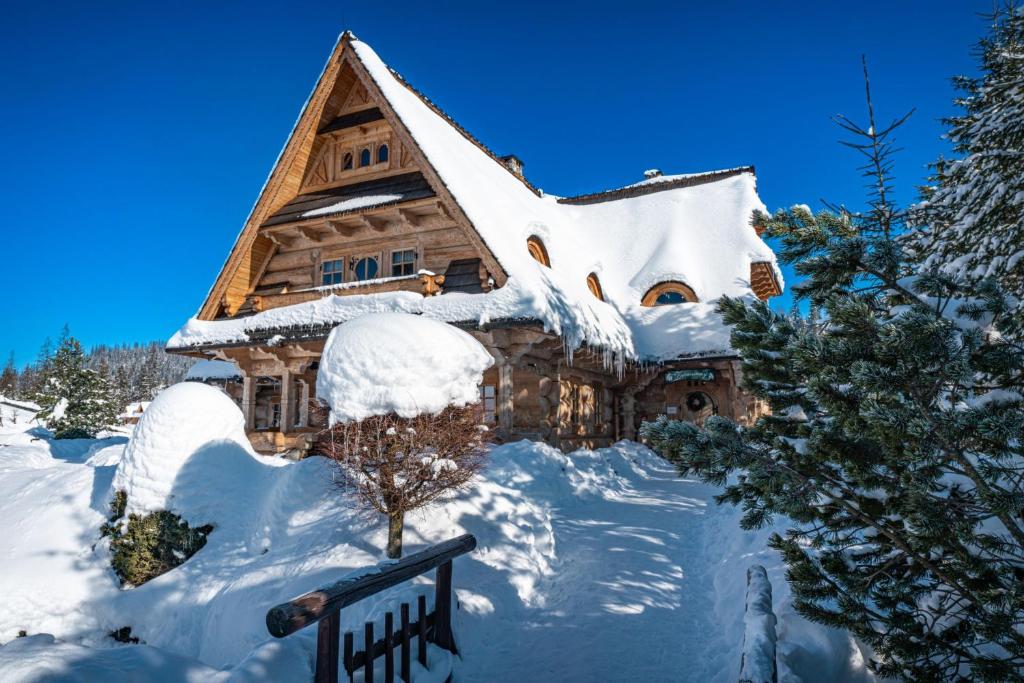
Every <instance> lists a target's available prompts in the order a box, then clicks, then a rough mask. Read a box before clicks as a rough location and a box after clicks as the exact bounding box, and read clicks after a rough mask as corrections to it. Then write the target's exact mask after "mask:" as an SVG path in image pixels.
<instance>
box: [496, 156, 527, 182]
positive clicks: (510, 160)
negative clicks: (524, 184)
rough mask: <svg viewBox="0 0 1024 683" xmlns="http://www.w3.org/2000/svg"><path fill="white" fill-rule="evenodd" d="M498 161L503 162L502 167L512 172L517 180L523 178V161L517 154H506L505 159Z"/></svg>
mask: <svg viewBox="0 0 1024 683" xmlns="http://www.w3.org/2000/svg"><path fill="white" fill-rule="evenodd" d="M498 161H500V162H501V164H502V166H504V167H505V168H507V169H508V170H509V171H511V172H512V175H514V176H516V177H517V178H522V177H523V160H522V159H520V158H519V157H517V156H516V155H515V154H506V155H505V156H503V157H498Z"/></svg>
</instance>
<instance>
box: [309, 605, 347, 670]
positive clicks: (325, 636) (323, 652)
mask: <svg viewBox="0 0 1024 683" xmlns="http://www.w3.org/2000/svg"><path fill="white" fill-rule="evenodd" d="M340 635H341V611H340V610H339V611H336V612H333V613H331V615H330V616H328V617H325V618H324V619H321V620H320V623H319V624H318V625H317V629H316V674H315V676H314V679H313V680H315V681H316V683H338V637H339V636H340Z"/></svg>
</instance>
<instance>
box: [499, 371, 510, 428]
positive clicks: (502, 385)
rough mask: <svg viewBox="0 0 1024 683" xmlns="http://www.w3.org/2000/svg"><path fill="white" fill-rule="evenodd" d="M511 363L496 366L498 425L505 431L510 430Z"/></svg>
mask: <svg viewBox="0 0 1024 683" xmlns="http://www.w3.org/2000/svg"><path fill="white" fill-rule="evenodd" d="M512 403H513V401H512V365H511V364H509V363H502V364H501V365H499V366H498V426H499V427H501V428H502V429H504V430H505V431H506V432H509V433H511V431H512V415H513V412H512V411H513V406H512Z"/></svg>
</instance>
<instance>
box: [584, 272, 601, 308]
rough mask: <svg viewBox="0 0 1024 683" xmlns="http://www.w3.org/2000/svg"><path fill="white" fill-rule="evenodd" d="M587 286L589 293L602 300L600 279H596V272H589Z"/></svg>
mask: <svg viewBox="0 0 1024 683" xmlns="http://www.w3.org/2000/svg"><path fill="white" fill-rule="evenodd" d="M587 287H588V288H589V289H590V292H591V294H593V295H594V296H596V297H597V298H598V299H600V300H601V301H604V291H603V290H602V289H601V281H600V280H598V279H597V273H591V274H590V275H588V276H587Z"/></svg>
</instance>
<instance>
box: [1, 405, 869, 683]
mask: <svg viewBox="0 0 1024 683" xmlns="http://www.w3.org/2000/svg"><path fill="white" fill-rule="evenodd" d="M23 417H24V416H23ZM5 425H6V426H4V427H2V428H0V519H3V520H4V533H3V534H2V535H0V595H3V596H4V601H5V607H4V609H3V610H0V643H3V645H2V646H0V680H3V681H43V680H81V681H103V682H104V683H109V682H111V681H115V680H153V681H210V680H214V681H217V680H251V681H257V680H273V681H308V680H310V678H311V666H312V653H313V647H314V637H315V629H307V630H305V631H302V632H300V633H299V634H296V635H293V636H291V637H289V638H286V639H284V640H275V639H273V638H271V637H270V636H269V635H268V634H267V632H266V627H265V624H264V616H265V614H266V611H267V609H269V608H270V607H271V606H273V605H274V604H276V603H279V602H281V601H283V600H286V599H288V598H291V597H293V596H295V595H298V594H301V593H303V592H306V591H308V590H312V589H315V588H316V587H318V586H320V585H323V584H325V583H328V582H331V581H334V580H337V579H338V578H341V577H342V576H344V575H345V574H346V573H348V572H350V571H352V570H355V569H358V568H360V567H365V566H367V565H370V564H374V563H376V562H378V561H379V560H381V559H382V557H383V548H384V545H385V540H386V538H385V537H386V523H384V522H383V520H382V519H381V518H379V517H378V516H376V515H372V514H367V513H364V512H359V511H356V510H354V509H353V505H352V501H351V500H349V499H348V498H347V497H346V495H345V494H344V493H343V492H341V491H340V490H339V489H338V487H337V486H335V485H334V482H333V481H332V471H331V469H330V467H329V466H328V463H327V462H325V461H324V460H323V459H321V458H309V459H307V460H304V461H301V462H298V463H292V462H287V461H283V460H280V459H275V458H264V457H261V456H257V455H254V454H252V453H251V451H249V450H248V449H247V446H246V445H245V444H240V443H236V442H235V441H234V440H233V439H232V438H227V437H225V438H221V439H219V440H217V441H216V442H215V443H213V444H206V445H204V446H203V447H200V448H197V449H196V448H194V444H193V445H192V446H190V447H191V448H193V452H192V453H191V455H189V456H188V457H187V458H185V459H184V460H183V462H182V463H180V467H178V468H177V469H176V470H173V468H172V470H173V471H172V470H166V471H165V473H166V472H172V474H173V478H172V479H171V480H170V481H167V482H165V483H167V484H168V486H169V488H168V489H167V490H166V491H164V492H163V494H161V495H164V494H166V495H167V496H168V498H167V500H169V501H171V502H170V503H169V506H170V507H172V508H174V507H178V508H180V511H182V513H183V514H184V516H185V517H186V518H187V519H188V520H189V522H190V523H194V524H202V523H212V524H214V525H215V529H214V531H213V532H212V533H211V534H210V536H209V539H208V542H207V545H206V546H205V547H204V548H202V549H201V550H200V551H199V552H198V553H197V554H196V555H195V556H194V557H192V558H191V559H189V560H188V561H187V562H186V563H185V564H183V565H181V566H180V567H178V568H176V569H174V570H172V571H170V572H168V573H167V574H164V575H162V576H160V577H158V578H156V579H154V580H152V581H150V582H148V583H146V584H144V585H142V586H140V587H137V588H132V589H122V588H121V587H120V585H119V584H118V582H117V579H116V577H115V576H114V574H113V572H112V571H111V570H110V568H109V555H108V552H107V550H106V547H105V544H104V542H102V541H101V540H100V536H99V527H100V525H101V524H102V523H103V521H104V520H105V518H106V515H107V510H108V507H107V506H108V502H109V500H110V497H111V495H112V491H113V482H114V479H115V472H116V471H117V469H118V465H119V464H122V461H123V459H124V451H125V445H126V442H127V439H126V438H125V437H123V436H112V437H110V438H106V439H100V440H83V441H64V442H61V441H52V440H50V439H49V438H48V437H47V436H46V433H45V431H44V430H41V429H39V428H38V427H36V426H34V425H32V424H31V423H28V422H27V419H22V420H20V421H19V423H18V424H16V425H11V424H10V421H7V422H5ZM185 441H187V439H185ZM123 469H124V466H123V465H122V470H123ZM160 472H161V470H159V469H153V470H152V471H151V472H150V474H151V475H152V476H153V477H154V478H157V479H158V478H159V477H160V476H163V475H161V474H160ZM168 476H170V475H168ZM713 493H714V491H713V490H712V489H710V488H709V487H706V486H704V485H702V484H700V483H697V482H693V481H687V480H685V479H680V478H679V477H677V476H676V473H675V472H674V470H673V469H672V468H671V467H670V466H669V465H668V464H667V463H666V462H664V461H663V460H661V459H660V458H658V456H656V455H655V454H654V453H652V452H651V451H649V450H647V449H645V448H643V447H641V446H638V445H636V444H631V443H621V444H618V445H616V446H614V447H612V448H606V449H599V450H596V451H585V450H584V451H577V452H575V453H570V454H562V453H560V452H558V451H557V450H554V449H552V448H550V447H548V446H546V445H542V444H535V443H529V442H520V443H515V444H510V445H506V446H501V447H497V448H495V449H494V450H493V451H492V453H491V457H490V464H489V466H488V467H487V469H486V470H485V472H484V473H483V474H482V476H480V477H479V479H478V481H477V482H476V485H475V486H474V487H473V488H472V489H471V490H469V491H467V492H465V493H464V494H461V495H460V496H459V497H458V498H456V499H454V500H449V501H447V502H445V503H443V504H439V505H436V506H434V507H432V508H429V509H427V510H426V511H424V512H423V513H413V514H411V515H410V516H409V517H408V518H407V527H406V537H405V545H406V552H407V553H410V552H415V551H416V550H419V549H422V548H423V547H425V546H427V545H429V544H433V543H437V542H440V541H443V540H446V539H448V538H451V537H453V536H457V535H459V534H462V533H472V534H474V535H476V537H477V539H478V549H477V550H476V551H475V552H474V553H473V554H471V555H469V556H466V557H462V558H459V559H458V560H456V562H455V569H454V584H455V587H456V594H457V596H458V599H459V610H458V612H457V613H456V627H457V633H456V636H457V639H458V641H459V646H460V651H461V653H462V656H463V658H462V659H461V660H456V662H455V664H454V666H455V678H456V680H460V681H517V682H518V681H524V680H528V681H535V682H538V683H539V682H543V681H594V680H606V681H733V680H735V679H736V676H737V673H738V669H739V658H740V648H741V645H742V642H741V641H742V637H743V595H744V590H745V575H746V569H747V567H748V566H749V565H750V564H754V563H759V564H764V565H766V566H767V567H768V569H769V575H770V577H771V579H772V581H773V583H774V585H775V605H776V612H777V613H778V614H779V616H780V625H779V633H780V648H781V649H782V650H783V652H784V654H785V655H786V658H787V661H789V663H790V664H791V665H793V669H794V672H795V673H793V674H792V676H795V675H796V674H800V673H802V674H803V680H805V681H812V680H835V681H842V680H863V679H865V674H864V673H863V670H862V667H861V666H860V665H859V664H858V653H857V652H856V650H855V649H853V648H852V646H851V645H850V643H849V641H848V640H847V639H846V638H845V637H844V636H842V635H841V634H838V633H835V632H825V631H823V630H822V629H820V628H818V627H814V626H811V625H809V624H807V623H806V622H803V621H802V620H801V619H799V618H798V617H796V616H795V615H794V614H793V613H792V612H791V610H790V609H789V607H788V595H787V591H786V590H785V584H784V580H783V578H782V575H781V571H780V568H779V564H778V560H777V558H776V557H775V556H774V554H773V553H770V552H769V551H767V550H765V549H764V539H765V537H766V535H767V532H765V533H763V534H744V533H741V532H740V531H739V530H738V528H737V526H736V522H735V512H734V511H733V510H731V509H730V508H722V507H718V506H716V505H714V503H713V502H712V501H711V496H712V495H713ZM197 517H198V518H197ZM417 592H418V593H425V594H427V595H432V590H431V587H430V586H429V582H428V580H427V578H424V579H423V580H421V581H419V582H417V583H416V584H414V585H411V586H406V587H404V588H402V589H401V590H399V589H395V591H392V592H390V593H384V594H380V595H379V596H374V598H371V599H369V600H366V601H364V602H362V603H359V604H358V605H355V606H353V607H351V608H346V610H343V611H342V622H343V623H342V628H343V629H345V630H360V629H361V628H362V624H363V623H364V621H366V620H367V619H374V620H376V621H377V622H378V628H379V627H380V624H382V621H383V611H384V610H385V609H394V607H395V601H396V599H399V598H401V599H405V598H407V597H409V596H410V595H412V594H415V593H417ZM124 626H131V628H132V635H134V636H137V637H139V638H141V640H142V641H143V643H144V644H142V645H122V644H119V643H116V642H115V641H113V640H112V639H111V638H109V637H108V636H107V634H108V632H110V631H112V630H114V629H118V628H121V627H124ZM20 631H25V632H26V633H27V634H28V637H24V638H19V637H17V636H18V634H19V632H20ZM783 673H784V674H785V675H784V676H783V677H782V679H781V680H790V681H792V680H799V679H798V678H795V677H790V676H791V674H788V673H786V672H783ZM416 680H419V681H424V680H429V678H428V677H427V676H426V675H421V676H418V677H416Z"/></svg>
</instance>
